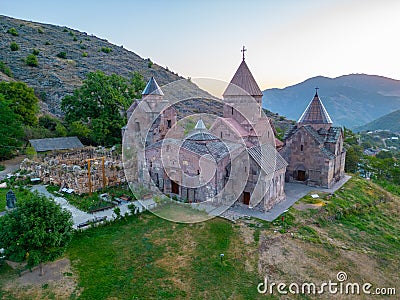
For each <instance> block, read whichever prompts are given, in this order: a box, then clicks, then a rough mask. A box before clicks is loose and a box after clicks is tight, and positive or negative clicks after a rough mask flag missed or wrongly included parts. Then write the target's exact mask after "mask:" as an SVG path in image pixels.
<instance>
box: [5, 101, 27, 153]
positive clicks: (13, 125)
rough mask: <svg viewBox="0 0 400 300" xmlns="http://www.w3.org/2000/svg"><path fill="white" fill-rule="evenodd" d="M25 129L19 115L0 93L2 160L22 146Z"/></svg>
mask: <svg viewBox="0 0 400 300" xmlns="http://www.w3.org/2000/svg"><path fill="white" fill-rule="evenodd" d="M23 137H24V130H23V127H22V122H21V121H20V119H19V118H18V116H17V115H16V114H15V113H14V112H13V111H12V109H11V108H9V107H8V105H7V104H6V103H5V101H4V96H3V95H1V94H0V160H5V159H9V158H12V157H13V156H14V155H15V154H17V153H18V149H19V147H21V146H22V139H23Z"/></svg>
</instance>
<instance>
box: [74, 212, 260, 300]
mask: <svg viewBox="0 0 400 300" xmlns="http://www.w3.org/2000/svg"><path fill="white" fill-rule="evenodd" d="M253 246H254V245H253ZM220 253H224V254H225V257H224V258H225V259H224V261H223V262H222V263H221V261H220V257H219V255H220ZM244 253H247V247H246V245H244V244H243V242H241V241H240V237H239V233H238V230H237V229H236V228H235V227H234V226H232V224H231V223H230V222H228V221H225V220H221V219H215V220H212V221H210V222H206V223H200V224H194V225H184V224H176V223H171V222H168V221H165V220H162V219H160V218H158V217H156V216H154V215H152V214H148V213H146V214H143V215H141V216H140V217H139V218H131V219H129V221H127V222H126V223H125V222H120V223H118V224H115V225H111V226H108V227H104V228H100V229H93V230H89V231H85V232H83V233H80V234H79V235H78V236H77V237H76V238H75V239H74V241H73V243H72V245H71V247H70V249H69V250H68V257H69V258H70V259H71V262H72V265H73V267H74V268H75V269H76V270H77V271H78V273H79V278H80V285H81V286H82V287H83V291H82V293H81V295H80V298H81V299H110V298H114V297H115V299H116V298H118V299H175V298H191V299H205V298H210V297H211V298H214V299H227V298H228V297H229V296H231V295H236V297H237V298H241V299H253V298H255V297H256V296H257V290H256V286H257V282H258V279H259V278H258V276H257V273H256V272H254V270H255V268H256V257H255V258H254V259H250V261H249V262H248V263H249V264H251V265H252V270H253V272H249V271H246V257H245V256H244V255H243V254H244ZM256 256H257V254H256Z"/></svg>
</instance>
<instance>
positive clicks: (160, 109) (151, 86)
mask: <svg viewBox="0 0 400 300" xmlns="http://www.w3.org/2000/svg"><path fill="white" fill-rule="evenodd" d="M163 96H164V94H163V92H162V91H161V89H160V87H159V86H158V85H157V83H156V81H155V79H154V78H151V79H150V81H149V82H148V84H147V86H146V89H145V91H144V92H143V98H142V100H141V101H140V102H139V101H138V102H136V103H134V104H133V105H132V106H131V108H130V109H129V110H128V117H130V115H132V112H134V111H135V109H138V110H140V112H139V111H137V112H138V113H136V112H135V114H133V117H132V118H142V119H143V120H142V121H141V120H139V119H137V120H136V119H135V120H133V119H132V120H130V121H129V123H128V125H127V126H128V131H126V134H127V136H125V137H124V139H125V138H128V135H129V138H130V139H136V140H141V141H143V145H145V147H144V146H143V147H142V148H140V149H137V153H136V155H137V157H138V159H137V160H136V161H134V160H132V161H130V162H129V163H128V164H125V167H128V168H131V170H132V172H131V173H132V174H133V176H132V178H133V179H135V180H137V181H138V182H139V183H142V184H144V185H146V186H147V187H150V188H151V187H152V186H153V184H154V186H155V187H156V188H157V189H159V190H161V191H162V192H163V193H165V194H175V195H177V196H178V197H180V198H182V199H187V200H188V201H190V202H203V201H207V200H210V199H212V198H214V199H215V197H216V195H218V194H219V193H220V192H221V191H222V190H223V189H224V188H225V190H227V191H232V193H233V194H232V198H233V199H235V200H237V202H239V203H242V204H243V205H247V206H248V207H255V206H257V207H258V208H259V209H261V210H269V209H270V208H272V207H273V206H274V205H275V204H276V203H279V202H281V201H283V200H284V199H285V198H286V196H285V192H284V183H285V180H284V179H285V171H286V166H287V163H286V161H285V160H284V159H283V158H282V157H281V156H280V155H279V153H278V152H277V151H276V149H275V144H276V143H275V142H276V138H275V134H276V132H275V131H274V129H273V127H271V126H270V120H269V119H267V118H266V117H265V116H262V113H261V102H262V101H261V99H262V92H261V90H260V88H259V87H258V85H257V83H256V81H255V80H254V78H253V76H252V74H251V72H250V70H249V68H248V67H247V64H246V63H245V61H244V60H243V61H242V63H241V64H240V66H239V68H238V70H237V71H236V73H235V75H234V76H233V78H232V81H231V84H230V85H229V86H228V87H227V89H226V90H225V92H224V95H223V102H224V108H223V117H221V118H217V119H216V120H215V121H214V123H213V124H212V125H211V127H210V129H209V130H207V129H206V128H205V126H204V124H203V121H202V120H201V119H200V120H198V123H197V125H196V128H195V130H194V131H193V132H191V133H189V135H187V136H183V135H182V133H180V134H175V135H174V134H172V135H170V132H169V130H170V129H171V128H173V127H174V125H175V124H176V122H177V111H176V109H175V108H174V106H168V105H167V104H166V103H168V101H165V99H164V98H163ZM139 103H140V104H139ZM157 115H158V117H157ZM150 120H153V121H150ZM146 122H147V124H149V122H150V124H152V125H151V128H150V130H149V132H148V134H144V133H143V132H141V130H140V124H141V123H143V124H144V123H146ZM135 124H138V125H135ZM278 144H279V145H281V143H278ZM264 145H269V146H264ZM178 154H179V155H178ZM134 155H135V154H132V156H134ZM233 165H234V166H235V168H233V167H232V166H233ZM209 170H212V171H209ZM232 172H234V174H232ZM135 174H137V175H135ZM247 174H248V176H247ZM232 175H234V176H232ZM135 176H137V177H135ZM232 177H233V178H234V179H230V180H228V179H229V178H232ZM228 185H230V186H228ZM240 185H242V186H243V189H242V190H241V191H240V193H239V194H236V193H234V192H233V191H234V190H235V186H240ZM154 186H153V187H154ZM260 200H261V202H260ZM216 201H224V199H217V200H216Z"/></svg>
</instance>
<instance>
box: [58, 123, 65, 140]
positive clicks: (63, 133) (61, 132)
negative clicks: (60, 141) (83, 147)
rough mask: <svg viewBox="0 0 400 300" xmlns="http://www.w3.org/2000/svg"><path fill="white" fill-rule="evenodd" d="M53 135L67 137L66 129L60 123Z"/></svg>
mask: <svg viewBox="0 0 400 300" xmlns="http://www.w3.org/2000/svg"><path fill="white" fill-rule="evenodd" d="M55 133H56V136H57V137H61V136H67V129H66V128H65V127H64V125H62V124H61V123H57V125H56V129H55Z"/></svg>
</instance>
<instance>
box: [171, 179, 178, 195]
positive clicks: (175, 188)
mask: <svg viewBox="0 0 400 300" xmlns="http://www.w3.org/2000/svg"><path fill="white" fill-rule="evenodd" d="M171 193H172V194H177V195H179V184H177V183H176V182H175V181H172V180H171Z"/></svg>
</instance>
